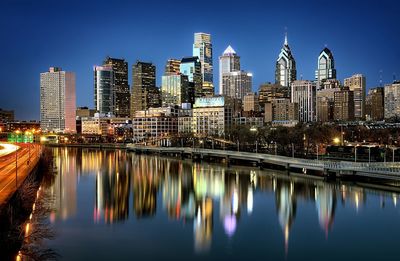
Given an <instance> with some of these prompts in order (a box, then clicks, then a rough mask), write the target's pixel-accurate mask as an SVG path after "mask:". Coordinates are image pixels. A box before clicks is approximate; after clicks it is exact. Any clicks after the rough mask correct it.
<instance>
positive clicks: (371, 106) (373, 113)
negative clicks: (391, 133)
mask: <svg viewBox="0 0 400 261" xmlns="http://www.w3.org/2000/svg"><path fill="white" fill-rule="evenodd" d="M384 97H385V95H384V89H383V87H376V88H372V89H370V90H369V91H368V95H367V97H366V99H365V115H366V118H367V120H372V121H381V120H383V119H384V116H385V109H384V108H385V105H384Z"/></svg>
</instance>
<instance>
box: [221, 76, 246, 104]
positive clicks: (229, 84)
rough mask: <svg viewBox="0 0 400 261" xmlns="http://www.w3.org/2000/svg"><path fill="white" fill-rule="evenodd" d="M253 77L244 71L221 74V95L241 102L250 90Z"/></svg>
mask: <svg viewBox="0 0 400 261" xmlns="http://www.w3.org/2000/svg"><path fill="white" fill-rule="evenodd" d="M252 82H253V75H252V74H251V73H248V72H244V71H235V72H228V73H224V74H222V89H223V93H222V95H225V96H228V97H231V98H234V99H240V100H243V98H244V96H245V95H246V94H247V93H249V92H251V90H252Z"/></svg>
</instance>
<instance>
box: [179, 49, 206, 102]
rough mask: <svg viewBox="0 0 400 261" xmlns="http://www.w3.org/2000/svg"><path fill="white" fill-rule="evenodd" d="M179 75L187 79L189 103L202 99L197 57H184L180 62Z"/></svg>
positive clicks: (199, 67)
mask: <svg viewBox="0 0 400 261" xmlns="http://www.w3.org/2000/svg"><path fill="white" fill-rule="evenodd" d="M180 73H181V74H184V75H186V76H187V77H188V81H189V90H188V91H189V102H190V103H191V104H193V103H194V99H195V98H198V97H202V86H203V84H202V76H201V63H200V59H199V58H198V57H185V58H183V59H182V60H181V62H180Z"/></svg>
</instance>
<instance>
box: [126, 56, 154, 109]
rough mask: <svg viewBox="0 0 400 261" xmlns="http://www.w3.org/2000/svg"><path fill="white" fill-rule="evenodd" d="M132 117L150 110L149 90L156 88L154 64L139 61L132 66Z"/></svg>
mask: <svg viewBox="0 0 400 261" xmlns="http://www.w3.org/2000/svg"><path fill="white" fill-rule="evenodd" d="M132 80H133V83H132V89H131V116H133V115H134V113H135V111H141V110H146V109H148V108H149V106H150V105H149V103H150V100H149V97H148V95H147V93H149V90H148V89H149V88H153V87H156V66H155V65H154V64H152V63H147V62H141V61H137V62H136V63H135V64H134V65H133V66H132Z"/></svg>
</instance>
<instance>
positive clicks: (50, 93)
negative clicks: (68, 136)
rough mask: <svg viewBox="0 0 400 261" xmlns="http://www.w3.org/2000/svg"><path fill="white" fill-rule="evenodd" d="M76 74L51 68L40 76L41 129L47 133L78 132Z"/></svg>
mask: <svg viewBox="0 0 400 261" xmlns="http://www.w3.org/2000/svg"><path fill="white" fill-rule="evenodd" d="M75 115H76V93H75V74H74V73H72V72H66V71H62V69H61V68H57V67H50V69H49V71H48V72H44V73H41V74H40V128H41V129H42V131H45V132H65V133H75V132H76V122H75Z"/></svg>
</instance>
